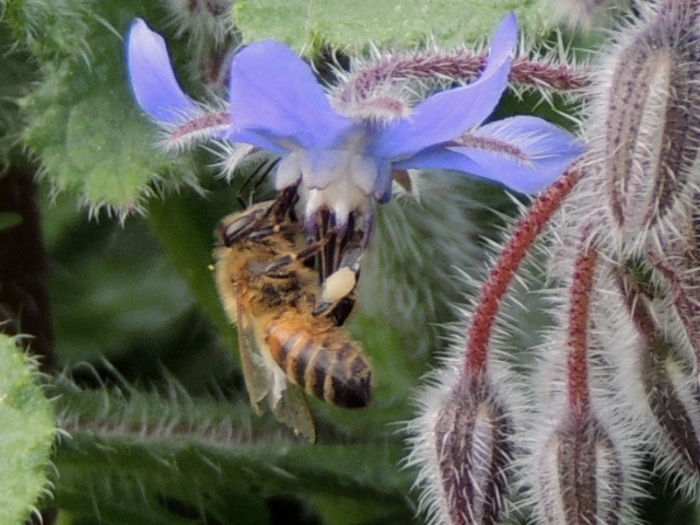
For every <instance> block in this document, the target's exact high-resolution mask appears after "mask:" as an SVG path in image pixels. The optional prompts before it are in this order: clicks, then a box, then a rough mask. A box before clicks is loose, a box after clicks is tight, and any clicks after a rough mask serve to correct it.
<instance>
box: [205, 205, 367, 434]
mask: <svg viewBox="0 0 700 525" xmlns="http://www.w3.org/2000/svg"><path fill="white" fill-rule="evenodd" d="M288 211H289V199H288V196H285V195H283V196H282V197H280V198H279V199H278V200H276V201H273V202H264V203H260V204H257V205H254V206H252V207H250V208H248V209H246V210H244V211H242V212H237V213H233V214H231V215H229V216H227V217H224V219H222V221H221V223H220V225H219V228H218V231H217V233H218V246H217V248H216V249H215V252H214V255H215V259H216V264H215V272H216V283H217V287H218V290H219V295H220V297H221V301H222V304H223V306H224V309H225V310H226V312H227V314H228V316H229V318H230V319H231V320H232V322H234V323H235V324H236V325H237V328H238V333H239V346H240V354H241V362H242V367H243V373H244V376H245V382H246V388H247V390H248V395H249V397H250V402H251V405H252V406H253V409H254V410H255V412H256V413H257V414H260V413H262V409H261V408H260V402H261V401H262V400H263V399H264V398H265V397H267V398H268V402H269V404H270V407H271V409H272V411H273V413H274V414H275V415H276V417H277V418H278V419H279V420H280V421H282V422H283V423H285V424H287V425H288V426H290V427H291V428H292V429H293V430H294V431H295V432H296V433H297V434H301V435H303V436H305V437H306V438H307V439H309V440H310V441H315V437H316V431H315V426H314V423H313V418H312V416H311V413H310V410H309V407H308V404H307V402H306V398H305V396H304V392H305V393H307V394H310V395H314V396H316V397H318V398H320V399H322V400H324V401H327V402H329V403H332V404H334V405H336V406H340V407H345V408H361V407H365V406H367V405H368V404H369V402H370V400H371V376H372V370H371V368H370V365H369V363H368V361H367V358H366V357H365V355H364V352H363V350H362V347H361V346H360V344H359V343H357V342H355V341H353V340H352V339H351V338H350V336H349V335H348V334H347V333H346V332H345V330H344V329H343V328H341V327H340V326H339V325H340V324H341V321H339V320H338V318H337V317H336V316H334V315H333V312H334V310H336V309H335V308H333V307H329V306H327V304H328V302H329V301H328V300H324V301H321V299H320V297H321V295H322V291H321V285H320V279H319V274H318V272H317V271H316V270H315V269H314V268H312V267H310V266H307V265H306V264H304V263H305V261H306V260H307V259H309V258H311V257H314V255H315V254H316V253H317V252H318V250H320V249H321V248H322V247H323V244H324V243H323V242H319V243H312V244H310V245H306V243H305V242H304V237H303V232H302V228H301V225H300V224H299V223H298V222H295V221H292V220H291V219H289V218H288ZM334 279H335V280H337V281H339V282H341V283H340V285H337V284H336V285H334V286H333V287H336V288H337V287H338V286H340V288H341V289H342V290H343V291H342V292H340V293H338V294H336V296H337V297H336V298H335V299H333V300H335V301H336V302H342V301H345V300H346V296H347V294H348V292H349V291H350V290H349V289H348V287H350V288H352V287H354V283H350V284H345V285H344V286H343V284H342V281H343V280H344V278H343V276H342V275H339V276H337V277H335V278H334ZM326 295H328V293H326ZM333 300H330V302H331V303H332V302H333ZM319 301H321V302H323V303H325V304H326V306H324V307H323V308H322V309H319V305H318V304H317V302H319ZM345 309H346V307H345ZM319 310H323V313H319ZM343 315H345V314H343ZM343 320H344V318H343ZM290 383H291V384H290Z"/></svg>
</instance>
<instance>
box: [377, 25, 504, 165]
mask: <svg viewBox="0 0 700 525" xmlns="http://www.w3.org/2000/svg"><path fill="white" fill-rule="evenodd" d="M516 39H517V18H516V17H515V15H514V14H510V15H508V16H507V17H506V18H505V20H504V21H503V22H502V23H501V25H500V27H499V29H498V31H497V32H496V35H495V37H494V39H493V43H492V47H491V54H490V55H489V59H488V62H487V66H486V68H485V69H484V72H483V73H482V75H481V76H480V77H479V79H478V80H477V81H475V82H473V83H471V84H469V85H467V86H463V87H459V88H455V89H451V90H448V91H443V92H440V93H436V94H435V95H432V96H431V97H428V98H427V99H426V100H424V101H423V102H421V103H420V104H418V106H416V108H415V111H414V113H413V115H411V117H409V118H407V119H403V120H400V121H398V122H396V123H393V124H390V125H388V126H387V127H385V128H383V129H381V130H379V132H378V136H377V139H376V141H375V143H374V148H373V151H374V153H375V154H376V155H377V156H379V157H383V158H389V159H401V158H402V157H407V156H411V155H413V154H415V153H417V152H419V151H420V150H422V149H424V148H429V147H431V146H435V145H437V144H440V143H442V142H446V141H448V140H451V139H454V138H455V137H458V136H459V135H462V134H463V133H466V132H467V131H469V130H470V129H472V128H473V127H475V126H477V125H478V124H480V123H481V122H483V121H484V120H485V119H486V117H488V116H489V115H490V114H491V112H492V111H493V109H494V108H495V107H496V104H498V101H499V100H500V99H501V95H502V94H503V91H504V90H505V88H506V87H507V85H508V75H509V74H510V65H511V57H510V55H511V53H512V51H513V47H514V46H515V42H516Z"/></svg>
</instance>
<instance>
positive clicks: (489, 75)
mask: <svg viewBox="0 0 700 525" xmlns="http://www.w3.org/2000/svg"><path fill="white" fill-rule="evenodd" d="M516 40H517V18H516V17H515V15H514V14H510V15H508V16H507V17H506V18H505V19H504V20H503V22H502V23H501V25H500V27H499V28H498V30H497V32H496V35H495V36H494V38H493V42H492V45H491V51H490V53H489V56H488V60H487V64H486V67H485V69H484V71H483V72H482V74H481V76H480V77H479V78H478V79H477V80H476V81H474V82H472V83H471V84H468V85H466V86H462V87H457V88H454V89H449V90H446V91H442V92H439V93H436V94H434V95H432V96H430V97H428V98H427V99H425V100H424V101H422V102H421V103H419V104H418V105H417V106H416V107H415V108H414V109H413V111H412V114H411V115H409V116H407V117H403V118H396V119H393V120H390V121H387V120H382V119H380V118H374V119H372V118H369V119H353V118H349V117H347V116H344V115H341V114H339V113H338V112H337V111H336V110H335V109H334V108H333V107H332V106H331V102H330V100H329V98H328V97H327V95H326V93H325V92H324V90H323V88H322V87H321V85H320V84H319V83H318V82H317V80H316V77H315V75H314V73H313V72H312V71H311V69H310V68H309V66H308V65H307V64H306V63H305V62H304V61H303V60H302V59H301V58H299V57H298V56H297V55H296V54H295V53H294V52H293V51H292V50H290V49H289V48H287V47H286V46H285V45H283V44H281V43H278V42H274V41H263V42H258V43H255V44H251V45H249V46H247V47H246V48H244V49H243V50H242V51H240V52H239V53H238V54H237V55H236V56H235V57H234V59H233V62H232V64H231V70H230V91H229V96H230V110H231V122H232V124H230V125H229V126H228V129H226V130H224V131H223V132H221V133H223V135H221V134H220V135H219V136H223V137H224V138H225V139H227V140H229V141H232V142H243V143H247V144H251V145H253V146H256V147H258V148H261V149H264V150H268V151H271V152H273V153H276V154H278V155H280V156H281V157H282V160H281V162H280V164H279V167H278V170H277V178H276V187H277V188H278V189H281V188H284V187H287V186H289V185H292V184H295V183H297V182H298V181H299V180H300V179H301V190H302V191H303V192H305V198H306V215H307V217H308V216H310V215H311V214H313V213H314V212H315V211H316V210H317V209H319V208H321V207H323V206H326V207H328V208H329V209H330V210H332V211H333V213H334V214H335V218H336V221H337V223H341V224H342V223H344V222H345V221H346V220H347V217H348V214H349V213H350V212H351V211H353V210H363V209H367V207H368V206H369V204H370V202H371V199H370V198H369V197H374V198H375V199H377V200H378V201H379V202H386V201H388V200H389V199H390V198H391V190H392V179H393V177H392V174H393V170H395V169H409V168H442V169H452V170H458V171H462V172H466V173H470V174H473V175H477V176H481V177H485V178H488V179H491V180H494V181H497V182H500V183H502V184H504V185H506V186H508V187H509V188H511V189H513V190H515V191H520V192H535V191H538V190H540V189H542V188H544V187H546V186H547V185H549V184H550V183H551V182H553V181H554V180H556V179H557V178H558V177H559V175H561V173H563V171H564V170H565V169H566V167H567V166H568V165H569V164H570V163H571V162H572V161H573V160H574V159H575V158H576V157H578V156H579V155H580V154H581V153H582V152H583V146H582V145H581V143H579V142H578V141H577V140H576V139H575V138H574V137H573V136H572V135H570V134H569V133H568V132H566V131H564V130H562V129H560V128H558V127H556V126H554V125H552V124H549V123H547V122H546V121H544V120H541V119H538V118H535V117H530V116H522V117H511V118H509V119H505V120H502V121H497V122H493V123H491V124H487V125H485V126H483V127H479V125H480V124H482V123H483V122H484V120H486V118H487V117H488V116H489V115H490V114H491V112H492V111H493V109H494V108H495V107H496V105H497V104H498V101H499V100H500V98H501V95H502V93H503V91H504V90H505V89H506V87H507V84H508V75H509V73H510V68H511V55H512V52H513V49H514V47H515V44H516ZM127 54H128V64H129V74H130V77H131V84H132V88H133V91H134V94H135V96H136V100H137V101H138V103H139V105H140V106H141V108H142V109H143V110H144V111H145V112H146V113H148V115H150V116H151V117H152V118H154V119H156V120H158V121H160V122H161V123H162V124H163V125H165V126H166V127H167V126H170V127H173V126H181V125H184V124H186V123H187V122H188V121H189V120H192V119H195V118H198V117H201V116H202V114H203V110H202V109H201V108H200V107H199V106H198V105H197V104H196V103H195V102H193V101H192V100H191V99H190V98H189V97H188V96H187V95H186V94H185V93H184V92H183V91H182V89H181V88H180V86H179V85H178V83H177V81H176V79H175V75H174V73H173V71H172V67H171V65H170V60H169V58H168V53H167V49H166V47H165V44H164V42H163V39H162V38H161V37H160V36H159V35H157V34H155V33H153V32H152V31H151V30H150V29H148V27H147V26H146V24H145V23H144V22H143V21H142V20H140V19H137V20H135V21H134V23H133V24H132V27H131V31H130V34H129V39H128V52H127Z"/></svg>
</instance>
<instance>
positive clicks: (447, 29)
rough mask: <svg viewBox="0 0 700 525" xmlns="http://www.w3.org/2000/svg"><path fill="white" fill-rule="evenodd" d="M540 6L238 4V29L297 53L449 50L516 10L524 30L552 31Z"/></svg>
mask: <svg viewBox="0 0 700 525" xmlns="http://www.w3.org/2000/svg"><path fill="white" fill-rule="evenodd" d="M542 4H543V3H542V2H536V1H533V0H508V1H504V2H497V3H496V2H491V1H488V0H469V1H464V2H455V1H454V0H392V1H386V2H377V1H376V0H255V1H252V0H239V1H238V2H236V3H235V5H234V13H235V18H236V24H237V25H238V27H239V29H240V30H241V32H242V34H243V39H244V41H246V42H253V41H256V40H262V39H266V38H273V39H276V40H282V41H284V42H287V43H288V44H290V45H291V46H293V47H295V48H297V49H304V50H306V51H309V49H310V50H311V51H314V50H316V49H317V48H318V44H319V43H321V44H329V45H330V46H332V47H335V48H340V49H344V50H349V51H350V52H353V53H357V52H360V51H362V50H366V49H367V47H368V45H369V43H370V42H371V43H373V44H374V45H377V46H379V47H394V48H399V49H401V48H412V47H414V46H416V45H421V44H425V43H426V42H428V41H429V40H434V41H436V42H438V43H440V44H442V45H446V46H459V45H462V44H464V43H465V42H479V41H483V39H484V38H485V37H487V36H488V35H491V34H492V32H493V31H494V29H495V27H496V25H497V24H498V22H499V20H500V19H501V18H503V16H504V15H505V14H506V13H508V12H510V11H516V12H517V13H518V15H519V17H520V20H521V24H522V25H523V27H524V29H525V31H527V32H528V33H530V34H533V33H536V34H541V33H542V32H543V31H545V30H547V29H548V28H551V27H552V22H551V21H549V22H547V20H549V19H550V17H549V16H548V15H547V10H546V9H545V8H544V6H543V5H542Z"/></svg>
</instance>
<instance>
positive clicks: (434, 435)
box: [410, 378, 512, 525]
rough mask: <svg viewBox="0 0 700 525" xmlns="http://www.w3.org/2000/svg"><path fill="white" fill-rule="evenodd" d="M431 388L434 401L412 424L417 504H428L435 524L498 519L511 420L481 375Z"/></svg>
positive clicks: (485, 522)
mask: <svg viewBox="0 0 700 525" xmlns="http://www.w3.org/2000/svg"><path fill="white" fill-rule="evenodd" d="M437 390H441V392H433V393H432V394H436V395H432V396H430V398H432V399H433V400H434V401H436V402H435V403H434V404H433V405H432V406H426V412H425V414H424V415H423V417H422V418H421V419H420V420H418V421H416V422H415V423H414V425H416V428H415V436H416V437H415V438H414V449H413V452H412V455H411V458H410V461H411V462H413V463H418V464H420V465H421V467H422V471H421V476H420V478H419V481H418V484H419V485H421V486H422V488H423V489H424V495H423V502H422V505H423V506H428V507H429V512H430V513H431V514H432V515H433V518H434V521H435V522H436V523H446V524H447V523H449V524H450V525H477V524H480V525H481V524H483V525H489V524H496V523H499V522H500V521H499V520H500V518H501V514H502V513H503V511H504V506H505V502H504V495H505V491H506V488H507V481H508V468H509V464H510V457H511V444H510V441H509V436H510V435H511V434H512V425H511V422H510V420H509V418H508V416H507V415H506V413H505V410H504V408H503V406H502V404H501V403H500V402H499V401H498V400H497V399H496V396H495V395H494V393H493V389H492V386H491V385H489V384H487V383H485V382H483V381H482V380H481V379H475V378H472V379H471V380H466V381H460V382H459V383H457V385H455V386H454V387H453V388H451V389H449V390H447V389H444V388H440V387H438V388H437ZM424 399H425V398H424ZM426 404H427V403H426Z"/></svg>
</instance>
